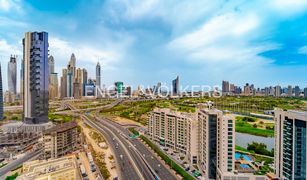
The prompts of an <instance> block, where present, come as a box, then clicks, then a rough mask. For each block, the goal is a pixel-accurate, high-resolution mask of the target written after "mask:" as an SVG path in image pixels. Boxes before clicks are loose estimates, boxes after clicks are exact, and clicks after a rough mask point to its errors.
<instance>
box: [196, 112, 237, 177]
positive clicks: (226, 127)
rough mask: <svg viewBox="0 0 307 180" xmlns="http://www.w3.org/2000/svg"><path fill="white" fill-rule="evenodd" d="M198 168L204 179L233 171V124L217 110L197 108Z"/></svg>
mask: <svg viewBox="0 0 307 180" xmlns="http://www.w3.org/2000/svg"><path fill="white" fill-rule="evenodd" d="M197 120H198V166H199V167H200V170H201V172H202V173H203V177H205V178H206V179H222V178H221V177H222V174H223V173H227V172H233V171H234V162H235V134H234V122H233V120H231V119H226V117H224V116H223V112H222V111H220V110H217V109H207V108H198V109H197Z"/></svg>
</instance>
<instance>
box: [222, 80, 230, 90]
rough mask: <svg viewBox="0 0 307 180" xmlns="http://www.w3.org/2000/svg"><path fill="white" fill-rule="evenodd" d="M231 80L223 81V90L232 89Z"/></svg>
mask: <svg viewBox="0 0 307 180" xmlns="http://www.w3.org/2000/svg"><path fill="white" fill-rule="evenodd" d="M229 89H230V86H229V82H228V81H222V92H223V93H228V92H229V91H230V90H229Z"/></svg>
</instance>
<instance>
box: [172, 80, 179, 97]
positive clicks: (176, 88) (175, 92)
mask: <svg viewBox="0 0 307 180" xmlns="http://www.w3.org/2000/svg"><path fill="white" fill-rule="evenodd" d="M172 85H173V86H172V88H173V91H172V93H173V94H172V95H173V96H177V95H179V76H177V78H176V79H174V80H173V81H172Z"/></svg>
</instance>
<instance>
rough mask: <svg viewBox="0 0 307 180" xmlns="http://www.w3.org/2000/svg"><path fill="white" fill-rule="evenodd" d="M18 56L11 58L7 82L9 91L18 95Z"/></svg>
mask: <svg viewBox="0 0 307 180" xmlns="http://www.w3.org/2000/svg"><path fill="white" fill-rule="evenodd" d="M16 57H17V56H11V58H10V61H9V63H8V65H7V82H8V90H9V91H10V92H12V93H14V94H15V95H16V93H17V90H16V87H17V86H16V85H17V62H16Z"/></svg>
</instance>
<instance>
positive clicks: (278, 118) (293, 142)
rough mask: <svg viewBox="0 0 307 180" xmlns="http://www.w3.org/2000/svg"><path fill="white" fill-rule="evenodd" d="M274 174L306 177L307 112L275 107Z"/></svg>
mask: <svg viewBox="0 0 307 180" xmlns="http://www.w3.org/2000/svg"><path fill="white" fill-rule="evenodd" d="M274 119H275V155H274V157H275V174H276V175H277V176H278V177H279V178H281V179H306V178H307V174H306V172H307V166H306V162H307V160H306V158H307V151H306V148H307V146H306V143H307V131H306V126H307V113H306V112H299V111H293V110H288V111H284V110H282V109H275V118H274Z"/></svg>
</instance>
